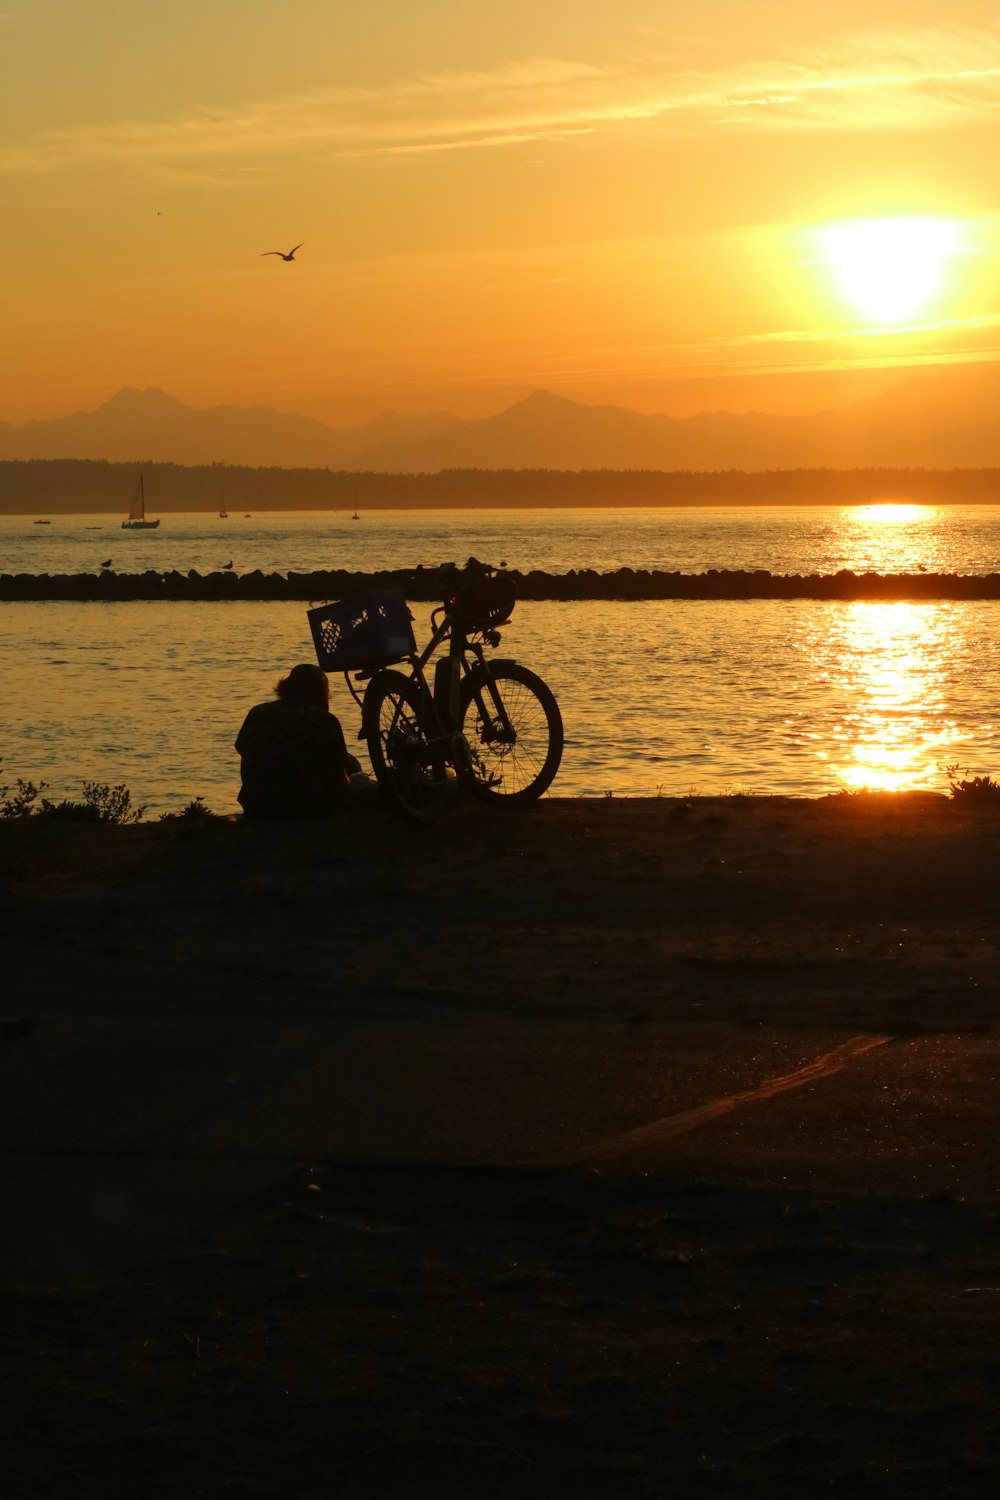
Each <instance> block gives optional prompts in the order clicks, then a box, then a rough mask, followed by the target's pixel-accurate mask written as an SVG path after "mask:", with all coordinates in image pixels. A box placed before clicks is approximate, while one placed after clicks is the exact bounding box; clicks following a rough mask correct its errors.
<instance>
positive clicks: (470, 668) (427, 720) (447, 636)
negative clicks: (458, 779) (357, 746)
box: [344, 600, 516, 775]
mask: <svg viewBox="0 0 1000 1500" xmlns="http://www.w3.org/2000/svg"><path fill="white" fill-rule="evenodd" d="M457 614H458V612H457V609H456V604H455V601H454V600H448V601H446V602H445V603H443V604H441V605H439V606H438V607H437V608H436V609H434V610H432V611H431V637H430V640H429V641H428V642H427V644H426V646H425V647H424V648H423V650H422V651H419V652H416V653H414V654H411V655H409V656H405V657H403V658H402V659H401V660H400V661H399V662H398V663H395V664H394V666H395V669H397V670H398V669H399V668H402V667H404V666H408V667H409V669H410V671H409V675H410V677H411V678H412V680H413V681H414V682H415V683H416V685H417V688H418V691H419V694H420V713H421V719H422V722H423V730H424V733H425V734H426V736H427V741H428V743H429V744H430V745H431V746H433V748H434V749H435V750H437V751H438V752H439V753H440V754H441V755H442V757H443V759H444V760H445V762H446V763H447V764H448V765H450V766H451V767H452V769H453V770H454V771H455V772H456V773H457V774H458V775H471V774H472V752H471V751H470V749H469V745H468V743H467V741H466V739H465V736H464V735H463V734H462V733H461V726H460V724H459V723H458V722H457V719H452V715H451V712H450V711H448V709H447V708H446V707H445V706H444V705H443V704H442V702H441V701H440V698H441V697H442V696H443V694H439V693H438V692H435V690H434V689H432V687H431V685H430V683H429V682H428V680H427V673H426V668H427V666H428V664H429V662H430V660H431V658H432V657H433V656H434V654H435V652H437V651H438V649H439V648H440V647H441V646H442V645H443V644H444V642H445V641H447V642H448V653H447V657H441V658H439V663H440V661H444V660H448V659H450V660H452V661H455V662H456V663H457V668H456V671H455V674H454V689H455V693H456V695H457V693H458V691H459V683H460V681H461V678H462V677H463V676H464V677H473V676H476V677H481V678H482V683H481V685H480V686H478V687H477V688H475V689H474V691H473V699H474V701H475V702H476V704H477V706H478V707H479V710H480V712H481V713H482V714H485V712H486V705H485V702H484V699H483V691H484V689H485V690H487V691H488V692H489V699H490V704H491V708H492V717H493V720H494V722H496V723H497V724H498V727H499V731H500V734H501V736H508V737H510V738H511V739H512V740H513V739H514V738H516V734H515V730H514V727H513V725H512V724H511V721H510V717H509V715H508V712H507V706H506V704H505V702H504V700H503V696H502V694H500V693H498V692H497V691H496V689H495V687H494V685H493V669H494V668H495V667H496V668H501V667H504V666H509V665H511V663H510V662H509V661H508V660H507V659H506V658H500V657H488V656H487V655H486V651H485V649H484V647H483V641H482V640H476V639H475V638H472V639H470V631H469V630H467V629H466V628H465V627H464V626H463V625H462V624H461V623H460V622H459V620H458V618H457ZM471 634H472V636H473V637H475V636H476V635H481V636H482V638H483V640H485V641H487V642H488V643H489V645H490V646H492V647H494V648H495V647H497V646H499V644H500V634H499V632H498V631H496V630H483V631H480V630H478V629H476V630H474V631H473V632H471ZM470 658H472V659H471V660H470ZM379 670H382V669H379ZM388 670H393V668H390V669H388ZM354 676H355V680H356V681H359V682H365V681H368V680H369V679H371V678H373V677H377V676H378V671H377V670H376V671H375V672H356V673H355V674H354ZM344 677H345V679H346V680H347V685H348V688H349V690H350V693H351V696H352V697H353V699H354V701H355V703H357V704H358V706H359V707H360V706H361V702H362V699H361V695H360V694H359V693H358V692H357V690H356V689H355V687H354V685H353V683H352V682H351V680H350V677H351V674H350V673H349V672H345V673H344ZM449 687H450V684H449ZM449 708H450V705H449ZM454 708H455V710H456V713H457V708H458V704H457V703H456V704H455V705H454ZM363 737H364V731H363V730H362V732H361V734H360V735H359V738H363Z"/></svg>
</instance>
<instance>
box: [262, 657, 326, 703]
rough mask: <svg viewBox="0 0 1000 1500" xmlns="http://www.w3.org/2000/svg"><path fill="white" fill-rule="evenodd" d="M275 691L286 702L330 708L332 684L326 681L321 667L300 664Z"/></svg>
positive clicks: (277, 684) (283, 679) (276, 685)
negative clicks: (313, 704)
mask: <svg viewBox="0 0 1000 1500" xmlns="http://www.w3.org/2000/svg"><path fill="white" fill-rule="evenodd" d="M274 691H275V692H276V693H277V695H278V697H279V698H282V699H284V700H285V701H288V700H291V701H292V702H296V703H315V704H316V705H317V707H319V708H329V707H330V684H329V683H328V682H327V680H326V673H325V672H324V671H323V670H322V668H321V667H314V666H312V665H311V663H309V662H300V663H299V665H298V666H297V667H293V668H292V670H291V671H290V672H289V674H288V676H287V677H282V678H281V680H280V682H278V683H276V684H275V688H274Z"/></svg>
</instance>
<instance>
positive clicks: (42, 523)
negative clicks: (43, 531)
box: [35, 521, 52, 526]
mask: <svg viewBox="0 0 1000 1500" xmlns="http://www.w3.org/2000/svg"><path fill="white" fill-rule="evenodd" d="M35 525H36V526H51V525H52V522H51V521H36V522H35Z"/></svg>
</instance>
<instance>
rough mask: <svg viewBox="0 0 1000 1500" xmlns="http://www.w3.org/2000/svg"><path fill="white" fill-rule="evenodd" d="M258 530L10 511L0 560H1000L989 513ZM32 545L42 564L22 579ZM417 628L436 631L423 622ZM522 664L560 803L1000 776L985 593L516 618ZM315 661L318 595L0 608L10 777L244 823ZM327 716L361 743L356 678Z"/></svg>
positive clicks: (473, 520)
mask: <svg viewBox="0 0 1000 1500" xmlns="http://www.w3.org/2000/svg"><path fill="white" fill-rule="evenodd" d="M102 523H103V525H104V528H105V529H104V530H103V531H102V532H91V531H89V530H88V527H89V526H92V525H97V524H102ZM240 525H241V526H243V527H244V528H245V529H243V530H241V531H236V530H233V529H232V521H229V522H226V521H221V520H218V519H217V518H215V517H212V518H209V519H208V520H205V518H203V517H196V516H182V517H175V516H170V517H167V518H165V520H164V526H163V527H161V529H160V531H159V532H156V533H152V534H148V533H147V534H139V535H137V536H129V535H128V534H127V533H124V534H123V533H121V532H120V531H119V529H118V526H117V521H115V522H113V523H110V522H109V521H108V518H107V517H104V518H97V519H94V518H86V517H66V518H59V519H54V520H53V525H52V526H51V527H37V528H33V527H32V525H31V521H30V519H29V518H25V517H15V518H4V519H3V520H2V521H0V546H3V548H4V552H3V556H2V560H0V568H2V570H3V571H31V572H40V571H49V572H63V571H72V572H76V571H88V570H90V566H91V565H92V564H93V560H94V558H96V560H97V561H98V562H99V561H101V560H103V558H106V557H107V556H108V555H109V554H111V553H113V555H114V559H115V562H116V563H117V565H118V566H119V568H121V570H122V571H125V570H126V568H125V566H124V565H123V563H122V561H121V559H122V557H123V556H124V557H126V558H127V559H128V560H129V562H128V569H127V570H128V571H141V569H142V568H144V567H146V566H152V565H155V566H157V567H161V568H172V567H178V568H180V569H181V570H183V571H186V570H187V569H188V568H192V567H193V568H196V569H198V571H203V572H204V571H211V570H212V569H213V568H215V567H217V566H219V564H220V563H221V562H226V561H228V560H229V559H230V557H232V558H233V560H234V563H235V565H236V567H237V569H238V570H239V571H248V570H249V569H250V568H253V567H260V568H262V569H263V570H264V571H279V572H284V571H288V570H294V571H309V570H311V569H313V568H316V567H326V566H329V567H333V566H338V567H348V568H353V567H357V568H359V569H367V568H375V567H406V566H413V565H414V564H415V563H417V562H426V563H433V562H437V561H443V560H447V559H451V558H456V559H459V560H461V559H462V558H464V557H465V556H467V555H469V553H475V554H476V555H478V556H481V557H487V558H494V559H499V557H500V556H504V557H505V558H506V560H507V561H508V563H510V565H511V566H514V567H520V568H524V569H528V568H531V567H539V568H544V569H547V570H549V571H552V572H564V571H566V570H568V569H569V568H571V567H579V566H590V567H595V568H598V569H601V570H604V569H608V568H613V567H618V566H647V567H674V568H680V569H682V570H684V571H700V570H703V569H704V568H707V567H733V568H748V567H768V568H770V569H771V570H772V571H774V572H793V571H794V572H813V571H815V572H829V571H835V570H836V569H837V568H840V567H851V568H854V569H855V570H856V571H863V570H865V569H866V568H869V567H870V568H875V569H877V570H878V571H883V572H885V571H903V570H911V569H914V568H916V567H918V566H921V565H922V566H925V567H927V569H928V570H929V571H951V572H975V573H979V572H988V571H993V570H995V569H996V568H997V566H998V559H1000V508H994V507H965V506H963V507H954V508H947V509H941V508H935V507H893V508H892V510H891V512H887V511H882V510H881V509H880V508H878V507H862V508H856V509H855V508H851V509H847V508H841V507H809V508H807V509H798V508H796V509H779V508H775V509H761V510H745V509H742V508H741V509H722V508H719V509H713V510H712V511H710V512H705V511H690V510H669V511H645V510H633V511H624V512H623V511H590V510H588V511H582V512H581V511H546V512H541V513H539V512H487V513H469V512H454V511H449V512H423V513H420V514H405V515H402V514H400V513H391V512H380V513H372V514H371V516H364V517H362V519H361V520H360V521H358V522H354V523H352V522H350V520H349V518H347V517H345V516H341V515H339V514H338V515H334V516H330V515H323V514H317V513H309V514H308V515H301V516H299V515H295V516H275V515H271V516H268V517H261V518H260V519H259V520H258V519H257V518H253V529H252V531H251V529H250V527H251V523H250V522H245V521H242V520H241V522H240ZM30 531H34V532H35V533H43V534H45V540H36V537H35V536H33V535H30V534H29V533H30ZM49 533H51V536H49V535H48V534H49ZM102 540H103V541H104V544H105V545H104V547H103V548H102V547H101V546H100V545H96V546H95V543H99V542H100V541H102ZM87 549H90V550H89V551H88V550H87ZM323 549H325V550H323ZM320 552H322V555H318V554H319V553H320ZM13 553H17V554H18V555H19V556H22V555H23V556H30V557H31V561H30V562H20V563H18V565H17V566H12V563H11V557H12V554H13ZM43 556H44V557H45V558H46V559H47V560H46V562H45V563H44V564H41V563H40V562H39V558H41V557H43ZM149 558H152V559H154V561H153V562H152V563H151V562H149V561H148V559H149ZM60 559H62V560H61V561H60ZM66 559H71V561H66ZM85 560H86V564H87V565H86V566H85ZM415 613H416V615H417V620H416V632H417V638H418V640H422V639H423V638H424V637H425V634H426V626H427V617H428V615H429V607H428V606H423V605H417V606H415ZM503 651H504V652H505V653H509V654H510V655H512V656H516V657H517V658H519V659H520V660H522V661H524V662H526V663H527V664H528V665H529V666H532V667H534V668H535V669H536V670H537V671H539V672H540V673H541V675H542V676H543V677H545V679H546V680H547V681H548V682H549V683H550V684H551V686H552V687H553V688H554V690H555V691H556V693H557V695H558V697H559V700H560V704H561V707H562V710H563V715H564V718H565V720H566V726H567V744H566V753H565V757H564V762H563V766H562V769H561V771H560V774H559V776H558V777H557V779H556V782H555V784H554V787H553V792H554V793H556V794H559V795H565V796H571V795H584V794H585V795H597V796H599V795H602V794H606V793H612V794H614V795H615V796H626V795H637V794H638V795H655V794H656V793H658V792H660V793H662V794H664V795H683V794H685V793H687V792H689V791H692V790H694V791H699V792H702V793H716V792H723V791H727V790H728V791H733V790H736V791H749V792H757V793H768V792H781V793H790V794H794V795H805V796H819V795H823V794H825V793H827V792H832V791H836V790H838V789H839V788H844V787H848V788H850V787H858V786H873V787H874V786H885V787H931V788H934V789H938V790H941V789H946V786H947V778H946V775H945V773H944V770H943V768H944V767H946V766H948V765H959V766H960V768H961V769H962V770H965V769H966V768H968V769H971V770H972V771H973V773H977V774H982V773H991V774H993V773H996V772H997V771H998V770H1000V746H998V742H997V738H998V737H997V725H998V717H997V716H998V713H1000V604H997V603H994V602H990V601H984V602H971V603H954V602H940V603H939V602H931V603H921V604H906V603H891V604H876V603H836V602H829V603H828V602H822V601H810V600H789V601H781V600H745V601H722V602H711V601H693V600H664V601H655V602H653V601H651V602H642V603H625V602H622V603H618V602H601V603H565V604H559V603H523V604H519V605H518V607H517V610H516V612H515V615H514V619H513V622H512V624H511V625H510V626H509V627H508V628H507V629H506V630H505V631H504V645H503ZM311 658H312V646H311V642H310V638H309V634H308V629H307V625H306V619H305V609H304V606H303V605H301V604H295V603H291V604H289V603H282V604H259V603H247V602H244V603H238V602H234V603H205V604H162V603H145V602H136V603H122V604H117V603H116V604H110V603H109V604H75V603H56V604H51V603H30V604H7V605H2V606H0V725H2V726H3V727H2V729H0V755H2V756H3V764H2V765H0V784H3V783H8V784H10V783H12V782H13V781H14V780H15V778H16V777H18V776H22V777H24V778H25V779H28V780H33V781H38V780H40V779H43V780H45V781H47V782H49V784H50V791H49V794H48V795H50V796H54V797H61V796H79V795H80V791H81V787H82V783H83V781H84V780H87V781H97V782H102V783H108V784H110V785H116V784H119V783H124V784H126V785H127V786H129V787H130V789H131V791H132V795H133V801H134V802H137V803H145V804H146V805H147V808H148V812H147V816H156V815H158V814H159V813H161V812H164V811H170V810H177V809H179V808H180V807H183V806H184V805H185V804H186V803H187V802H188V801H190V800H191V798H193V797H195V796H202V797H204V799H205V802H206V803H207V805H208V806H209V807H211V808H213V809H214V810H216V811H219V812H228V811H233V810H235V808H236V803H235V794H236V790H237V788H238V764H237V759H236V756H235V753H234V751H233V749H232V743H233V740H234V738H235V735H236V731H237V729H238V728H239V725H240V722H241V721H242V718H243V715H244V713H245V711H246V709H247V708H248V707H249V706H250V704H252V703H254V702H258V701H261V700H262V699H264V698H266V697H268V696H269V694H270V692H271V689H272V687H273V684H274V682H275V680H276V678H277V677H278V676H279V675H280V673H281V672H282V671H284V670H285V669H287V667H288V666H290V665H292V664H293V663H294V662H295V661H299V660H303V661H308V660H310V659H311ZM333 706H334V708H335V710H336V711H337V712H338V713H339V714H340V716H341V718H342V719H343V722H344V725H345V729H346V731H347V735H348V740H349V742H353V738H354V735H355V734H356V732H357V728H358V724H359V715H358V712H357V709H356V708H355V705H354V704H353V702H352V700H351V698H350V696H349V695H348V693H347V690H346V688H345V687H344V684H343V681H342V679H339V678H334V679H333ZM362 759H364V756H363V752H362Z"/></svg>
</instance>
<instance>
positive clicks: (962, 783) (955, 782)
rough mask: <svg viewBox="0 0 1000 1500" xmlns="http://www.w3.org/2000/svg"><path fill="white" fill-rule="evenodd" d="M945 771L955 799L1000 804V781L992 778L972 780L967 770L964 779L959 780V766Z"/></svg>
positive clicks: (973, 778)
mask: <svg viewBox="0 0 1000 1500" xmlns="http://www.w3.org/2000/svg"><path fill="white" fill-rule="evenodd" d="M944 769H945V775H946V776H947V777H948V785H949V787H950V788H951V795H952V796H953V797H962V798H964V799H965V800H967V801H970V802H998V803H1000V781H996V780H994V778H993V777H992V776H973V777H971V778H970V776H969V772H968V770H966V772H965V776H964V778H963V779H962V780H959V776H958V767H957V766H945V768H944Z"/></svg>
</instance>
